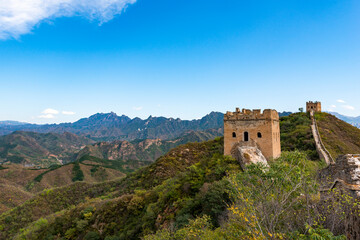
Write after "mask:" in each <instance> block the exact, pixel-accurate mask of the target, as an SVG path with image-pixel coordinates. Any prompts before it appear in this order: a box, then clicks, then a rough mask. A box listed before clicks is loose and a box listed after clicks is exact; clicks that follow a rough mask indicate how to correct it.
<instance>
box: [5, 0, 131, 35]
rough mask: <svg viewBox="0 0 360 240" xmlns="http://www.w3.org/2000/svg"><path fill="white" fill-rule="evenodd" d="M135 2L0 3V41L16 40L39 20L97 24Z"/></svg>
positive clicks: (36, 0)
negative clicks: (76, 19) (80, 19)
mask: <svg viewBox="0 0 360 240" xmlns="http://www.w3.org/2000/svg"><path fill="white" fill-rule="evenodd" d="M135 2H136V0H51V1H50V0H0V39H9V38H19V37H20V36H21V35H23V34H27V33H29V32H31V30H32V29H33V28H34V26H36V25H39V24H40V23H42V22H43V21H49V20H53V19H55V18H59V17H72V16H81V17H85V18H87V19H89V20H90V21H96V22H98V24H99V25H101V24H103V23H104V22H107V21H110V20H111V19H113V18H114V16H116V15H118V14H120V13H121V12H122V11H123V10H124V9H125V8H126V7H127V6H128V5H129V4H133V3H135Z"/></svg>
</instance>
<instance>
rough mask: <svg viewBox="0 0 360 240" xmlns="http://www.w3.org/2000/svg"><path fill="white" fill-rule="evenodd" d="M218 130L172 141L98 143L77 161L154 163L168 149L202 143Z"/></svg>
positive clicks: (188, 134)
mask: <svg viewBox="0 0 360 240" xmlns="http://www.w3.org/2000/svg"><path fill="white" fill-rule="evenodd" d="M221 135H222V132H221V131H220V130H213V129H210V130H207V131H196V132H195V131H190V132H186V133H185V134H184V135H183V136H181V137H178V138H176V139H173V140H161V139H145V140H134V141H131V142H128V141H119V140H117V141H113V142H99V143H96V144H93V145H88V146H86V147H85V148H84V149H82V150H81V151H80V152H79V154H78V156H77V159H80V158H82V157H83V156H93V157H97V158H100V159H109V160H125V161H130V160H135V161H144V162H145V161H147V162H154V161H155V160H156V159H157V158H159V157H160V156H162V155H164V154H166V153H167V152H168V151H169V150H170V149H172V148H174V147H177V146H179V145H182V144H186V143H189V142H203V141H208V140H211V139H214V138H215V137H218V136H221Z"/></svg>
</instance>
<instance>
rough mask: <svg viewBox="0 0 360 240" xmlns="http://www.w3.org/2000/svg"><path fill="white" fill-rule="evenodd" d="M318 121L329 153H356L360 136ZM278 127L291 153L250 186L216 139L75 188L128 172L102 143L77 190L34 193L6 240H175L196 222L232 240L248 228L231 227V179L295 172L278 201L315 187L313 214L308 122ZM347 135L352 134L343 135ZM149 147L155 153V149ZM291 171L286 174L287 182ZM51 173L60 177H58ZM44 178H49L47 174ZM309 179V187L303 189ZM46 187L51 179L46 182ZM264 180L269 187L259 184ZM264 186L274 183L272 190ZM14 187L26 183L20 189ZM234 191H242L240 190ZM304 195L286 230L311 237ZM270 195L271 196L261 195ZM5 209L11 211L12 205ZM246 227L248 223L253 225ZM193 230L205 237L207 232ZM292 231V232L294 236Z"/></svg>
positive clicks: (9, 217) (328, 120)
mask: <svg viewBox="0 0 360 240" xmlns="http://www.w3.org/2000/svg"><path fill="white" fill-rule="evenodd" d="M316 118H317V121H318V125H319V129H320V132H322V136H323V138H325V139H326V138H328V139H331V141H328V143H327V144H328V145H327V147H329V148H330V147H333V148H334V149H335V150H336V151H335V152H336V153H347V151H348V149H345V148H339V147H338V143H337V142H336V141H335V140H336V139H337V138H340V139H343V140H344V141H347V142H348V143H349V144H350V143H351V144H353V145H354V146H352V147H351V149H350V150H352V151H357V150H356V149H357V148H356V146H357V145H356V142H359V140H360V135H358V133H359V130H358V129H356V128H354V127H352V126H350V125H349V124H346V123H344V122H343V121H341V120H338V119H336V118H335V117H334V116H331V115H329V114H317V115H316ZM280 121H281V123H280V124H281V131H282V134H281V142H282V147H283V151H290V152H284V155H283V156H282V157H281V158H280V159H278V160H277V161H273V162H270V165H272V166H274V168H273V169H274V170H272V171H275V172H269V174H268V173H267V171H265V172H264V171H262V170H259V171H257V172H256V171H255V173H254V174H255V175H249V176H248V177H250V178H249V179H247V178H246V174H247V173H242V172H241V171H240V166H239V164H238V163H237V161H235V160H234V159H232V158H230V157H224V156H223V139H222V138H216V139H215V140H212V141H208V142H201V143H188V144H185V145H180V146H178V147H176V148H174V149H172V150H170V151H169V152H168V153H167V154H166V155H164V156H161V157H160V158H158V160H157V161H155V162H154V163H152V164H150V165H148V166H145V167H143V168H141V169H139V170H137V171H135V172H133V173H129V174H128V175H127V176H126V177H124V178H121V179H114V180H111V181H104V182H101V183H95V182H92V183H91V181H89V182H87V181H77V180H81V179H83V180H84V179H86V177H85V176H83V177H82V178H78V177H79V174H78V173H77V171H78V170H79V169H81V171H82V172H83V174H84V175H87V176H88V177H91V172H92V171H91V169H94V168H96V165H98V164H102V167H103V168H109V169H115V168H120V167H123V168H124V167H125V165H121V166H118V165H117V163H118V162H119V161H115V160H104V159H102V158H103V157H108V158H109V156H112V151H111V149H112V148H113V147H114V146H115V144H116V142H115V144H114V143H112V144H110V143H106V144H109V145H106V144H104V143H102V144H103V145H102V146H100V145H101V144H100V145H97V144H95V145H93V146H94V147H95V150H94V154H93V155H96V154H99V155H97V156H89V155H88V154H85V155H84V156H82V157H80V159H79V161H78V162H76V163H71V165H72V170H71V172H72V181H73V180H74V178H75V181H76V182H74V183H72V184H69V185H66V186H63V187H58V188H54V189H47V190H44V191H42V192H37V191H38V190H36V192H34V193H33V192H31V191H30V194H31V195H26V194H27V193H25V195H24V196H23V199H24V200H26V199H28V200H27V201H25V202H24V203H22V204H20V205H16V206H18V207H16V208H13V209H12V210H11V211H7V212H5V213H3V214H2V215H0V229H1V230H0V239H13V238H14V239H61V238H65V239H139V238H141V237H144V236H146V235H149V234H153V233H155V232H158V233H159V235H161V234H167V232H166V231H170V233H169V234H171V231H173V230H174V229H175V230H179V231H185V230H182V229H187V228H188V227H189V225H188V224H189V223H190V224H193V223H194V222H192V221H196V219H198V218H199V217H200V218H201V217H208V219H209V224H210V225H211V226H213V228H219V227H220V230H219V231H221V229H224V228H226V227H227V226H233V227H232V228H231V229H232V230H231V229H227V230H226V231H229V232H220V233H221V234H225V236H226V234H231V233H232V232H231V231H235V230H236V231H241V230H242V229H243V228H244V225H239V224H240V223H237V224H238V225H236V224H235V225H231V224H233V223H232V222H231V217H230V218H229V214H230V213H229V208H228V207H229V205H230V204H234V199H233V197H234V196H233V195H232V192H233V190H234V188H233V187H234V186H232V185H231V181H232V180H231V176H235V179H237V178H239V180H238V181H239V182H240V183H241V184H240V185H242V184H243V183H244V181H249V182H248V183H251V184H258V185H259V186H258V187H260V186H262V185H263V184H265V185H266V184H269V185H268V186H273V187H281V186H282V185H281V184H279V185H277V184H275V185H274V183H273V182H272V181H273V180H274V178H278V179H279V181H283V180H284V178H283V175H277V174H279V173H281V171H283V170H284V169H287V168H288V170H289V171H294V173H293V174H299V175H296V176H295V175H294V176H292V175H291V176H290V178H289V181H288V183H286V184H290V185H284V187H285V188H284V189H283V190H281V191H280V190H279V192H277V193H278V194H279V193H281V194H282V191H288V189H289V188H288V187H290V186H298V184H300V183H309V184H310V185H309V186H311V187H314V189H313V190H311V191H314V192H312V193H311V195H310V196H309V200H310V201H311V203H309V204H311V205H310V206H311V207H313V206H314V205H316V204H318V201H319V198H318V195H317V192H316V191H317V190H316V187H317V184H316V180H315V179H316V171H317V170H318V169H319V168H321V167H322V166H323V163H322V162H320V161H319V160H318V158H317V157H316V150H315V145H314V142H313V139H312V135H311V131H310V130H309V129H310V125H309V123H310V120H309V116H308V115H307V114H305V113H297V114H292V115H289V116H285V117H282V118H281V120H280ZM342 128H346V130H344V131H342V132H341V133H340V132H338V131H340V129H342ZM355 129H356V131H355ZM332 134H333V135H332ZM337 134H342V135H339V136H338V135H337ZM325 141H326V140H324V142H325ZM140 142H141V141H139V143H140ZM149 143H150V142H148V144H149ZM144 144H145V142H144ZM120 145H121V144H120ZM120 145H119V146H120ZM151 145H156V142H154V143H151V144H150V146H151ZM335 146H336V147H335ZM120 148H121V146H120ZM115 149H117V147H115ZM298 150H300V151H301V152H298ZM100 157H101V158H100ZM314 160H315V161H314ZM104 161H106V163H105V162H104ZM278 162H279V164H277V163H278ZM82 165H84V166H89V165H91V168H89V169H90V170H85V168H84V167H83V166H82ZM5 167H6V166H5ZM65 167H66V166H65ZM62 168H63V167H62ZM64 169H65V170H64V171H69V169H68V170H66V168H64ZM4 170H6V169H2V170H0V173H1V171H4ZM288 170H286V171H285V174H286V176H288V177H289V172H287V171H288ZM39 171H44V170H39ZM51 171H56V169H53V170H51ZM277 171H278V172H277ZM85 172H86V174H85ZM250 172H251V171H250ZM44 174H45V175H46V174H48V173H45V172H44ZM234 174H235V175H234ZM249 174H250V173H249ZM267 174H268V175H267ZM80 175H81V174H80ZM89 175H90V176H89ZM303 176H305V177H306V178H308V179H307V180H306V181H303V180H304V179H303V178H302V177H303ZM92 177H93V176H92ZM262 177H263V178H262ZM42 179H46V178H45V177H44V176H43V177H42ZM42 179H41V180H42ZM259 180H261V181H265V182H264V183H263V182H261V181H260V182H259ZM8 181H9V180H8ZM46 181H47V182H51V181H50V180H46ZM266 181H270V182H268V183H266ZM294 181H295V182H294ZM296 181H300V182H299V183H297V182H296ZM282 183H284V182H282ZM15 184H17V185H21V184H23V183H18V182H15V183H14V185H15ZM292 184H293V185H292ZM27 186H29V185H27ZM39 186H40V185H39ZM309 186H308V187H309ZM235 187H236V188H237V187H241V186H238V185H235ZM32 189H35V188H32ZM302 189H303V188H298V190H297V193H296V194H295V192H291V196H292V197H293V199H292V200H291V202H297V203H299V204H300V205H296V206H294V208H292V209H290V210H287V213H288V212H290V211H292V212H290V213H291V214H286V215H287V216H288V215H289V216H297V217H295V218H289V220H286V222H283V223H284V224H281V226H282V227H284V226H287V225H288V224H293V225H292V226H296V231H302V232H303V233H304V234H308V233H309V231H308V230H307V228H305V226H304V222H306V221H304V220H302V217H303V216H307V214H308V213H309V212H308V211H307V210H306V208H303V206H305V205H306V202H305V200H304V199H303V196H304V194H305V192H302ZM305 189H306V188H305ZM39 190H40V189H39ZM254 190H257V189H254ZM264 190H266V191H265V192H263V191H264ZM267 191H269V189H267V187H266V186H265V187H264V189H263V190H261V191H260V194H261V195H264V194H265V195H266V194H267V193H266V192H267ZM276 191H277V190H276ZM245 193H246V194H248V193H251V194H255V193H256V191H250V192H247V190H246V189H245V192H243V194H245ZM274 193H275V192H271V194H269V195H267V197H269V202H266V204H270V203H272V202H273V201H276V194H274ZM294 194H295V195H294ZM306 194H308V193H306ZM285 195H286V192H285ZM251 196H252V195H250V197H251ZM287 196H290V194H289V195H287ZM246 201H249V202H248V203H249V204H253V203H254V202H256V201H255V198H254V199H246ZM4 202H5V201H4ZM6 204H7V205H6ZM235 204H236V201H235ZM3 205H6V207H8V208H10V207H11V205H9V204H8V203H6V202H5V203H3ZM14 206H15V205H14ZM235 212H236V211H235ZM240 214H242V213H241V212H240ZM302 214H303V215H302ZM245 220H246V221H249V220H248V219H247V218H245ZM246 221H244V223H245V222H246ZM285 223H286V224H285ZM228 224H230V225H228ZM242 224H243V223H242ZM299 224H302V225H301V226H300V225H299ZM201 226H202V225H201ZM234 226H236V227H234ZM20 229H22V230H21V231H20ZM194 229H195V230H196V229H199V230H201V229H202V227H195V228H194ZM291 229H292V230H291V231H294V230H293V228H291ZM163 231H165V232H163ZM192 231H193V230H192ZM190 233H191V232H190ZM174 234H175V233H174ZM245 234H246V232H245ZM289 234H290V235H286V236H288V237H289V238H290V239H296V238H294V237H290V236H294V235H291V234H296V233H295V232H294V233H289ZM162 236H164V237H163V239H169V238H167V237H166V236H170V235H162ZM221 236H223V235H221ZM150 239H157V238H150Z"/></svg>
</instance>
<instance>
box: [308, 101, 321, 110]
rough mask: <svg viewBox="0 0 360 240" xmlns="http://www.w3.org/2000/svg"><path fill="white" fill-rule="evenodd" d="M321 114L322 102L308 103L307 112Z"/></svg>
mask: <svg viewBox="0 0 360 240" xmlns="http://www.w3.org/2000/svg"><path fill="white" fill-rule="evenodd" d="M312 111H314V112H321V102H312V101H309V102H307V103H306V112H308V113H309V112H312Z"/></svg>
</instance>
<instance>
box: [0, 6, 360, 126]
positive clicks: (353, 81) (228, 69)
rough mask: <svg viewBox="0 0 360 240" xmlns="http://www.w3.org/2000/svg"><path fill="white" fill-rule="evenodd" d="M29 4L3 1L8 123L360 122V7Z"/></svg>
mask: <svg viewBox="0 0 360 240" xmlns="http://www.w3.org/2000/svg"><path fill="white" fill-rule="evenodd" d="M22 2H23V1H21V0H9V1H4V2H1V3H0V85H1V87H0V108H1V111H0V120H10V119H11V120H18V121H26V122H36V123H53V122H56V123H58V122H71V121H76V120H77V119H79V118H81V117H88V116H89V115H92V114H94V113H97V112H110V111H114V112H116V113H117V114H119V115H121V114H125V115H128V116H130V117H135V116H139V117H142V118H147V117H148V116H149V115H153V116H166V117H180V118H182V119H194V118H200V117H202V116H204V115H205V114H207V113H209V112H211V111H221V112H225V111H228V110H234V109H235V107H240V108H250V109H252V108H262V109H264V108H275V109H277V110H278V111H297V109H298V108H299V107H304V105H305V102H306V101H308V100H319V101H322V103H323V108H324V109H325V110H333V111H337V112H339V113H342V114H345V115H350V116H356V115H360V101H359V100H358V99H359V98H358V91H359V89H360V44H359V43H360V29H359V26H360V1H358V0H345V1H344V0H342V1H334V0H316V1H314V0H298V1H296V0H283V1H280V0H278V1H275V0H274V1H272V0H271V1H270V0H264V1H258V0H252V1H242V0H221V1H220V0H195V1H194V0H191V1H190V0H182V1H179V0H177V1H175V0H151V1H150V0H136V1H135V0H104V1H101V3H99V2H100V1H95V0H68V1H65V0H54V1H52V2H53V5H51V4H50V5H46V4H44V2H46V1H45V0H31V1H28V2H27V4H28V5H26V6H25V5H24V4H25V3H22ZM64 2H67V4H64ZM96 2H97V3H96ZM101 4H103V5H101ZM44 5H45V6H44ZM24 14H25V16H27V17H26V18H22V17H23V16H24Z"/></svg>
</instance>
